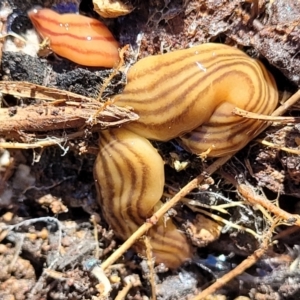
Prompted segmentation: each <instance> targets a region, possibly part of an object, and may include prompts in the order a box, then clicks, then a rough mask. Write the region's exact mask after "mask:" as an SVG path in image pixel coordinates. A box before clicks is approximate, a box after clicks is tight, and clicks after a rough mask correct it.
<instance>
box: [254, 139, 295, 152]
mask: <svg viewBox="0 0 300 300" xmlns="http://www.w3.org/2000/svg"><path fill="white" fill-rule="evenodd" d="M256 142H258V143H261V144H263V145H265V146H267V147H269V148H275V149H278V150H281V151H285V152H288V153H292V154H296V155H300V150H297V149H291V148H288V147H283V146H280V145H276V144H274V143H271V142H268V141H266V140H262V139H257V140H256Z"/></svg>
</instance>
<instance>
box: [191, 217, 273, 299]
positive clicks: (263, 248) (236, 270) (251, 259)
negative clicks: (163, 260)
mask: <svg viewBox="0 0 300 300" xmlns="http://www.w3.org/2000/svg"><path fill="white" fill-rule="evenodd" d="M276 226H277V222H274V223H273V224H272V226H271V227H270V228H269V230H268V232H267V234H266V236H265V238H264V240H263V243H262V245H261V246H260V248H259V249H257V250H256V251H255V252H254V253H253V254H252V255H250V256H248V257H247V258H246V259H245V260H243V261H242V262H241V263H240V264H239V265H238V266H237V267H235V268H234V269H233V270H231V271H230V272H228V273H227V274H225V275H224V276H223V277H221V278H218V279H217V280H216V281H215V282H214V283H213V284H212V285H210V286H209V287H208V288H207V289H205V290H203V291H202V292H201V293H200V294H198V295H197V296H196V297H194V298H193V299H192V300H202V299H205V298H206V297H207V296H209V295H212V294H213V293H214V292H216V291H217V290H218V289H220V288H221V287H222V286H224V285H225V284H226V283H228V282H229V281H231V280H232V279H233V278H235V277H236V276H238V275H240V274H242V273H243V272H244V271H245V270H246V269H248V268H249V267H251V266H252V265H254V264H255V263H256V262H257V261H258V260H259V259H260V258H261V257H262V256H263V255H264V254H265V253H266V251H267V250H268V248H269V243H270V240H271V237H272V233H273V230H274V228H275V227H276Z"/></svg>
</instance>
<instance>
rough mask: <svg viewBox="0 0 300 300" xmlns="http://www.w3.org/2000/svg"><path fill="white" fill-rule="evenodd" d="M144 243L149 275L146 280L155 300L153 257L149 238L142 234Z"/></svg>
mask: <svg viewBox="0 0 300 300" xmlns="http://www.w3.org/2000/svg"><path fill="white" fill-rule="evenodd" d="M144 243H145V247H146V258H147V264H148V268H149V276H148V280H149V281H150V285H151V294H152V298H151V299H152V300H156V284H155V278H154V276H155V272H154V258H153V252H152V246H151V243H150V239H149V237H147V236H144Z"/></svg>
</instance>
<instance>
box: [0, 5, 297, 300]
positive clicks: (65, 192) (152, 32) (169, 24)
mask: <svg viewBox="0 0 300 300" xmlns="http://www.w3.org/2000/svg"><path fill="white" fill-rule="evenodd" d="M78 1H79V0H78ZM103 2H104V3H106V4H107V3H108V1H103ZM116 2H119V1H116ZM121 2H122V3H123V4H124V3H125V4H127V5H131V6H132V7H133V8H134V9H133V10H132V11H131V12H130V13H129V14H128V15H125V16H120V17H118V18H113V19H106V20H103V21H104V22H105V23H106V24H107V25H108V27H109V28H110V30H111V31H112V32H113V34H114V36H115V37H116V39H117V40H118V41H119V42H120V45H121V46H124V45H126V44H129V45H130V46H131V49H130V50H128V51H126V54H125V66H124V68H122V69H121V70H119V71H118V72H117V74H116V75H115V76H114V77H113V79H112V80H111V81H110V84H109V85H108V86H107V88H106V90H105V91H104V93H103V94H102V99H103V100H107V99H109V98H110V97H111V96H112V95H114V94H117V93H121V92H122V89H123V87H124V85H125V84H126V70H127V69H128V67H129V66H130V65H132V64H134V62H136V61H137V60H139V59H141V58H143V57H146V56H149V55H155V54H161V53H166V52H170V51H174V50H176V49H183V48H187V47H190V46H192V45H197V44H201V43H206V42H220V43H225V44H228V45H232V46H236V47H239V48H240V49H242V50H243V51H245V52H246V53H248V54H249V56H251V57H253V58H257V59H260V60H261V61H262V62H263V63H264V65H265V66H266V67H267V68H268V69H269V71H270V72H272V74H273V75H274V77H275V79H276V82H277V86H278V90H279V92H280V99H281V101H282V102H284V100H286V99H287V98H288V97H289V96H290V95H292V94H294V93H295V92H296V91H297V90H298V89H299V86H300V77H299V74H300V51H299V48H300V42H299V36H300V35H299V34H300V32H299V31H300V26H299V16H300V2H299V1H294V0H275V1H271V0H270V1H267V0H260V1H259V0H253V1H250V0H248V1H239V0H225V1H224V0H223V1H210V0H173V1H170V0H149V1H140V0H130V1H121ZM35 5H42V6H43V7H49V8H53V9H58V10H60V11H61V12H62V11H64V10H66V11H78V10H80V12H81V13H82V14H87V15H89V16H92V17H95V18H98V19H101V17H99V16H98V15H97V14H96V13H95V12H94V11H93V10H92V3H91V1H85V0H82V1H81V2H80V3H79V2H77V1H58V0H57V1H54V0H53V1H52V0H48V1H35V0H32V1H31V0H30V1H29V0H27V1H19V0H4V1H1V3H0V30H1V29H2V33H3V34H4V33H5V31H6V30H9V31H10V30H13V31H14V32H15V33H17V34H19V35H21V36H22V37H23V38H28V35H27V32H28V30H30V29H32V25H31V23H30V22H29V19H28V17H27V15H26V11H27V10H28V9H30V8H32V7H33V6H35ZM0 38H1V36H0ZM7 43H12V44H13V45H14V48H16V49H17V50H18V51H12V50H11V49H12V48H9V47H8V46H7ZM24 48H25V45H24V44H23V43H22V41H20V40H17V39H16V38H14V37H7V38H5V39H0V59H1V61H0V62H1V67H0V95H1V97H2V106H1V108H0V109H1V110H4V109H9V111H10V114H11V115H15V114H17V113H18V112H19V113H20V112H22V111H23V110H24V111H27V110H26V109H27V108H28V107H29V108H33V109H34V110H35V113H36V112H39V110H40V109H42V108H43V107H44V106H43V105H45V100H42V99H37V98H35V97H32V96H31V97H30V95H28V94H26V95H25V94H24V95H23V97H22V96H20V95H17V96H16V93H17V91H19V89H20V87H22V84H23V82H25V81H26V82H29V83H32V84H33V87H34V86H36V85H43V86H45V87H48V88H57V89H60V90H62V91H65V92H73V93H76V94H78V95H81V96H82V97H83V96H84V97H90V98H92V99H96V98H97V97H98V94H99V90H100V89H101V86H102V84H103V83H104V82H105V80H106V79H107V78H108V77H109V75H110V74H111V73H112V70H110V69H103V68H88V67H84V66H78V65H76V64H75V63H73V62H70V61H68V60H66V59H63V58H60V57H57V56H55V55H54V54H51V55H50V56H48V57H47V58H39V57H37V56H36V53H33V54H32V53H31V54H28V53H27V54H26V51H25V50H24ZM6 81H15V82H18V85H17V88H16V89H15V91H14V93H10V92H7V87H5V84H4V85H1V82H2V83H5V82H6ZM19 92H20V91H19ZM20 93H21V92H20ZM66 95H67V94H66ZM66 97H68V95H67V96H66ZM56 100H61V98H59V99H56ZM76 101H77V100H76ZM76 101H75V100H74V101H72V103H73V102H76ZM85 104H86V102H84V101H82V106H80V107H78V106H76V108H77V109H85V106H84V105H85ZM299 108H300V105H299V104H295V105H294V106H292V107H290V108H289V109H288V111H287V112H286V114H285V115H286V116H290V117H298V115H299ZM111 113H112V114H113V116H114V114H115V116H117V115H118V117H119V119H120V122H123V121H124V122H125V121H126V122H127V121H128V120H129V121H130V120H134V118H135V116H134V115H133V114H131V112H123V113H119V114H117V112H116V111H112V112H111ZM31 114H32V115H30V114H28V115H26V116H24V117H23V119H24V120H23V121H24V122H25V121H26V120H28V119H31V118H33V113H31ZM75 115H76V116H77V114H75ZM0 116H1V113H0ZM21 116H22V115H21ZM33 120H34V122H38V123H37V126H36V127H35V129H34V130H32V129H28V128H27V127H25V125H24V124H25V123H23V122H21V121H20V122H19V123H18V124H17V123H16V124H17V125H15V123H13V128H14V129H10V130H8V131H5V132H4V131H3V130H1V129H0V300H8V299H10V300H14V299H15V300H22V299H33V300H34V299H53V300H55V299H72V300H73V299H135V300H139V299H143V300H146V299H160V300H167V299H172V300H173V299H193V298H194V297H196V295H197V294H198V293H199V292H200V291H202V290H204V289H205V288H207V287H208V286H210V285H211V284H213V283H214V282H215V281H216V280H217V279H218V278H221V277H222V276H224V275H226V274H228V273H229V272H230V271H231V270H232V269H234V268H235V267H236V266H237V265H239V264H240V263H241V262H243V261H244V260H245V259H247V257H248V256H250V255H252V254H253V253H254V251H256V250H257V249H260V248H261V247H262V244H263V241H264V239H265V237H266V236H267V232H268V230H269V228H270V226H271V225H270V224H271V223H272V222H273V221H274V220H275V219H276V218H277V217H279V216H278V215H276V213H274V212H273V211H272V213H271V211H268V210H263V209H261V207H259V206H258V205H251V204H250V203H249V202H247V199H245V198H244V197H242V195H241V193H239V192H238V191H237V190H238V187H237V186H235V185H233V184H232V181H234V180H235V181H236V182H238V184H239V183H243V184H247V185H248V186H249V187H251V189H252V190H253V191H254V192H255V193H256V194H257V195H259V196H262V197H264V198H265V199H267V200H268V202H270V203H275V202H276V205H277V206H279V207H280V208H281V209H282V210H284V211H285V212H288V213H291V214H295V215H297V214H298V213H299V207H300V205H299V204H300V156H299V154H300V148H299V147H300V139H299V132H300V126H299V124H297V122H293V123H292V122H290V123H288V124H283V123H280V122H279V121H278V122H274V123H273V124H272V126H270V127H269V128H268V129H267V130H265V131H264V132H263V133H262V134H261V135H260V136H259V137H258V139H255V140H253V141H252V142H251V143H250V144H249V145H247V146H246V147H245V148H244V149H242V150H241V151H239V152H238V153H237V154H236V155H235V156H234V157H233V158H231V160H229V161H228V162H227V163H226V164H225V165H224V166H222V169H221V171H218V172H216V173H214V174H213V175H212V176H207V177H206V180H205V183H204V184H202V185H201V186H199V187H198V188H197V189H194V190H193V191H192V192H190V193H189V194H188V195H187V196H186V197H185V198H183V199H182V202H181V203H180V204H178V205H177V206H175V207H174V208H173V209H172V210H171V211H169V212H168V217H172V218H174V220H175V222H176V224H177V225H178V228H179V229H180V230H182V231H183V232H185V233H186V234H187V236H188V238H189V242H191V243H192V244H193V247H194V256H193V258H192V259H191V260H189V261H188V262H187V263H186V264H184V265H183V266H182V267H180V268H179V269H176V270H168V269H167V268H166V267H164V266H161V265H159V266H155V267H154V270H152V268H151V267H150V268H149V265H151V261H150V262H149V258H145V257H141V256H140V255H138V254H137V253H135V252H134V251H133V250H131V249H130V250H128V251H127V252H126V253H125V254H124V255H122V257H121V258H119V259H118V261H117V262H115V263H114V264H113V265H112V266H110V267H109V268H108V269H107V270H106V271H105V272H106V273H105V274H104V273H103V271H102V270H101V268H100V265H101V262H103V261H105V260H106V259H107V257H109V256H110V254H112V253H113V252H114V251H115V250H116V249H117V248H118V247H119V246H120V245H121V244H122V243H123V241H120V240H119V239H117V238H116V236H115V235H114V232H113V230H112V229H111V228H110V227H109V224H107V223H106V221H105V219H104V218H103V216H102V212H101V207H99V205H98V203H97V194H96V189H95V186H94V177H93V164H94V161H95V154H97V151H98V135H97V130H90V127H88V126H87V128H84V129H82V123H80V124H79V125H78V123H76V124H77V125H74V124H75V123H70V124H72V125H70V127H68V128H65V127H64V128H60V127H55V125H54V122H53V127H52V128H51V123H50V129H49V128H48V127H45V126H46V125H45V124H44V123H39V122H41V121H40V120H39V119H37V120H38V121H35V119H33ZM84 121H85V120H84ZM34 122H33V123H34ZM101 122H102V123H101V124H100V125H101V126H100V127H101V128H104V127H106V126H110V122H112V117H111V115H110V117H109V118H108V119H105V118H104V119H103V120H102V119H101ZM5 123H9V121H7V120H6V121H4V120H3V119H2V120H1V119H0V124H1V125H0V127H1V128H4V127H5V126H4V125H6V124H5ZM43 124H44V125H43ZM47 124H48V125H49V123H48V121H47ZM48 125H47V126H48ZM115 125H116V124H114V126H115ZM80 130H81V132H82V134H81V135H78V136H76V138H72V139H64V137H66V136H69V135H72V134H74V133H76V132H78V131H80ZM98 130H99V128H98ZM54 139H57V145H52V146H49V147H38V148H33V149H30V147H29V146H28V145H30V144H33V143H38V142H40V141H43V142H45V141H48V140H51V141H53V140H54ZM262 140H264V141H265V142H267V145H265V144H263V143H262V142H261V141H262ZM7 142H14V143H18V144H16V146H15V147H14V148H12V147H8V148H7V149H5V143H7ZM20 143H23V144H26V145H27V146H26V147H22V146H21V144H20ZM52 144H55V143H53V142H52ZM153 145H154V146H155V147H156V148H157V149H158V151H159V153H160V154H161V155H162V157H163V159H164V161H165V163H166V166H165V172H166V183H165V196H164V200H166V199H169V198H170V197H172V195H174V194H175V193H176V192H178V191H179V190H180V189H181V188H182V187H184V186H185V185H186V184H187V183H188V182H189V181H190V180H191V179H193V178H195V177H197V176H198V175H199V174H201V172H202V171H203V170H204V169H206V168H207V166H209V165H210V164H211V163H212V162H213V160H210V159H204V160H203V159H201V158H199V157H197V156H196V155H192V154H190V153H188V152H186V151H185V150H184V149H182V148H181V146H180V144H179V143H178V142H177V141H176V140H173V141H170V142H167V143H160V142H153ZM1 147H2V148H1ZM24 148H26V149H24ZM230 179H231V180H230ZM272 201H273V202H272ZM183 204H184V205H183ZM224 205H226V208H223V207H224ZM195 208H196V209H195ZM197 209H198V211H197ZM199 209H200V212H199ZM201 210H202V211H204V212H207V214H208V215H207V214H206V215H204V214H203V213H201ZM276 220H277V219H276ZM294 224H295V220H292V219H290V220H285V221H282V223H280V226H277V227H276V229H275V230H274V232H272V235H273V236H272V238H273V239H275V240H276V242H274V243H272V244H270V246H269V247H268V249H267V251H266V252H265V254H264V255H263V256H262V258H261V259H260V260H257V261H255V263H254V264H253V266H252V267H251V268H249V269H247V270H244V272H242V273H241V274H236V276H235V278H234V279H233V280H231V281H230V282H229V283H227V284H225V285H224V286H222V287H221V288H220V289H218V290H217V291H215V293H214V294H213V295H211V296H209V297H206V298H205V299H240V300H241V299H257V300H261V299H266V300H267V299H299V297H300V276H299V275H300V274H299V270H300V269H299V255H300V232H299V230H298V226H296V225H295V226H294ZM107 289H109V290H110V291H109V293H107V292H106V291H107ZM127 289H128V290H127ZM105 294H106V295H105ZM195 299H196V298H195Z"/></svg>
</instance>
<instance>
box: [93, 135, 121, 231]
mask: <svg viewBox="0 0 300 300" xmlns="http://www.w3.org/2000/svg"><path fill="white" fill-rule="evenodd" d="M109 141H110V138H109V137H108V138H107V137H106V136H104V135H101V137H100V147H101V148H100V149H101V151H100V154H99V155H98V158H97V159H100V160H101V164H102V168H103V170H98V172H104V174H105V182H103V181H102V182H98V184H97V185H98V187H99V188H100V192H101V197H100V201H101V202H102V204H103V205H104V209H103V211H104V212H105V217H106V218H107V220H108V222H109V224H110V225H111V226H112V227H113V228H114V229H115V228H122V226H123V223H122V218H121V217H117V216H115V215H114V211H115V209H114V208H115V205H118V203H114V202H113V201H111V199H116V198H117V199H116V201H119V205H120V203H121V199H120V198H119V199H118V197H116V195H115V193H114V191H115V189H114V186H113V185H114V179H113V177H112V175H111V171H110V166H111V164H114V166H115V167H116V168H117V170H118V172H119V173H120V172H121V170H120V168H119V166H118V164H117V163H116V161H115V159H114V158H113V156H112V154H111V150H110V147H108V144H109ZM108 158H109V159H108ZM95 167H96V168H99V166H97V165H96V166H95ZM104 189H105V193H108V195H106V194H104V192H103V191H102V190H104ZM122 190H123V187H122V186H121V187H120V191H121V192H122ZM116 232H117V233H119V232H120V231H118V230H116ZM121 232H122V231H121Z"/></svg>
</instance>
